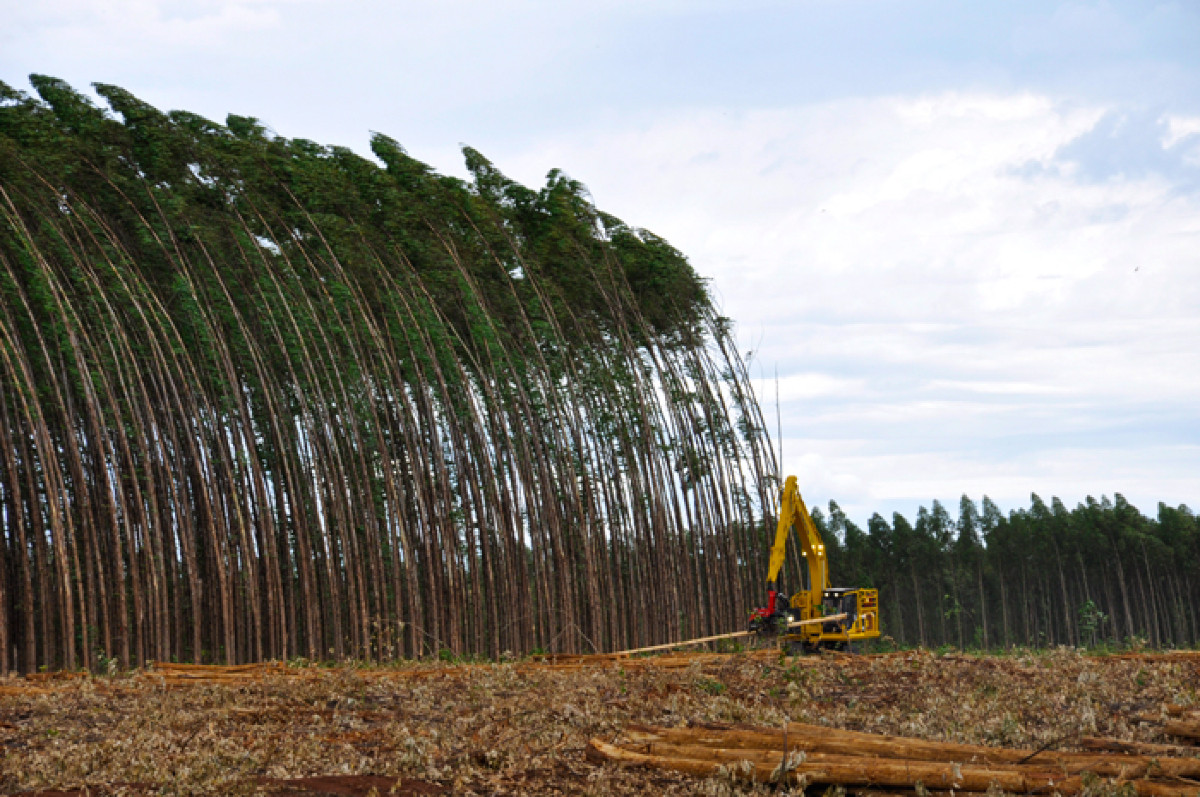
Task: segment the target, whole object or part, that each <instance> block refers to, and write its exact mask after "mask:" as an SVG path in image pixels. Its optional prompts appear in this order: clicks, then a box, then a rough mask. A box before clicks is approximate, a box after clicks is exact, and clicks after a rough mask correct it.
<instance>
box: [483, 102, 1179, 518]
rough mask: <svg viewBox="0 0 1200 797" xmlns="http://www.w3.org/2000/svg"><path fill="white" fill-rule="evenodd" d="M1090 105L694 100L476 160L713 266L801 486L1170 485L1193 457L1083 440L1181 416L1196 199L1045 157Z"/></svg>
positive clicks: (1169, 494)
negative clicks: (579, 190)
mask: <svg viewBox="0 0 1200 797" xmlns="http://www.w3.org/2000/svg"><path fill="white" fill-rule="evenodd" d="M1110 110H1111V109H1110V108H1108V107H1101V106H1081V105H1078V104H1071V103H1063V102H1057V101H1055V100H1053V99H1051V98H1049V97H1046V96H1042V95H1036V94H1030V93H1019V94H1014V95H1002V94H985V93H980V94H973V93H943V94H937V95H931V96H917V97H888V98H876V99H855V100H843V101H838V102H831V103H826V104H823V105H815V106H805V107H799V108H791V109H776V110H760V111H748V112H741V113H737V112H725V111H722V110H719V109H693V110H689V111H674V112H667V113H664V114H661V115H658V116H653V117H645V118H638V119H634V120H630V121H628V122H625V123H614V124H612V125H610V126H609V128H608V129H606V130H604V131H602V132H599V133H593V134H592V135H590V136H585V137H579V136H578V135H576V136H573V137H572V138H571V139H570V140H567V139H562V138H555V139H551V140H542V141H538V142H536V145H535V146H530V147H529V148H527V149H524V150H522V151H519V152H510V153H494V155H495V157H494V159H495V160H496V162H497V164H498V165H499V166H500V168H501V169H505V170H507V171H509V172H511V173H512V174H513V176H515V177H517V178H519V179H521V180H523V181H526V182H535V183H536V182H540V179H541V175H542V174H543V173H544V172H545V171H546V170H547V169H548V168H549V167H550V166H551V165H554V166H560V167H564V168H565V169H566V170H567V171H568V172H569V173H571V174H572V175H573V176H575V177H578V178H580V179H583V180H584V181H585V182H587V183H588V184H589V187H590V188H591V190H592V193H593V195H594V196H595V198H596V201H597V204H598V205H599V206H601V207H603V208H605V209H606V210H608V211H610V212H613V213H615V214H617V215H619V216H623V217H625V218H627V219H630V220H633V221H635V222H636V223H638V224H641V225H644V226H646V227H648V228H650V229H653V230H654V231H655V232H657V233H659V234H662V235H664V236H665V237H667V238H668V239H669V240H670V241H671V242H672V243H674V244H675V245H676V246H678V247H679V248H680V249H682V251H684V252H686V253H688V254H689V255H690V256H691V258H692V261H693V263H694V264H695V265H696V267H697V269H698V270H699V271H700V272H701V273H703V274H706V275H709V276H711V277H712V278H713V287H714V289H715V291H716V293H717V294H718V296H719V297H720V299H721V300H722V302H723V310H724V312H726V313H727V314H728V315H730V316H732V317H733V318H734V319H735V320H737V321H738V322H739V327H740V333H741V338H742V340H743V350H745V349H750V348H754V349H756V355H755V359H756V362H755V363H754V365H753V369H754V374H755V376H756V377H757V380H756V389H757V391H758V394H759V396H760V398H761V400H762V401H763V404H764V407H765V408H771V407H772V406H773V404H774V402H775V385H774V380H773V378H772V371H773V369H774V368H775V366H776V364H778V368H779V374H780V379H779V385H780V393H781V399H782V403H783V414H784V434H785V437H789V438H790V437H795V436H797V435H798V434H803V435H804V436H805V437H806V438H809V439H812V440H823V441H836V442H837V445H836V446H830V445H824V444H823V445H822V447H821V448H820V450H817V451H807V452H803V453H805V456H806V457H807V458H805V457H800V456H799V455H800V454H801V453H802V451H801V449H800V447H797V448H795V449H793V452H794V453H795V455H796V457H797V458H793V457H792V456H790V455H788V453H787V449H788V447H789V444H788V443H787V442H786V441H785V462H786V463H787V465H788V467H789V468H795V469H797V470H802V471H804V473H803V474H801V475H802V476H803V477H804V478H805V479H807V481H808V483H809V484H810V486H809V487H808V488H807V491H809V492H811V491H813V490H815V491H816V494H818V495H819V494H821V493H822V492H823V491H825V490H829V491H830V492H828V493H825V496H826V497H835V498H838V500H839V501H843V500H844V501H845V502H848V503H853V504H856V505H860V506H862V507H866V506H868V505H869V503H870V501H872V500H876V499H879V500H885V499H886V500H889V501H893V500H901V499H903V497H904V496H908V497H909V498H911V499H913V500H915V499H916V498H918V497H919V498H920V499H921V500H924V501H927V500H928V499H930V498H932V497H938V496H941V497H943V499H945V498H947V497H948V498H950V499H956V498H957V495H958V494H959V493H960V492H961V491H964V490H966V488H968V487H969V488H971V490H970V491H972V492H975V493H976V494H982V493H983V492H988V493H989V494H992V495H993V497H996V496H997V495H1001V494H1002V495H1005V496H1006V497H1009V498H1012V499H1013V500H1015V501H1017V502H1023V501H1024V500H1026V499H1027V498H1028V492H1029V491H1030V490H1037V491H1039V492H1041V493H1044V494H1045V495H1051V494H1054V493H1055V492H1056V491H1057V492H1061V493H1064V497H1067V496H1066V494H1071V495H1074V494H1076V493H1079V496H1080V497H1082V496H1083V495H1086V492H1087V491H1088V490H1091V491H1093V492H1097V493H1099V492H1103V491H1106V490H1107V491H1109V492H1111V491H1112V490H1114V489H1116V490H1124V491H1126V492H1127V493H1129V494H1130V498H1131V500H1135V498H1139V499H1140V500H1141V501H1142V503H1146V502H1147V501H1150V502H1151V506H1150V507H1149V508H1152V502H1153V500H1158V499H1159V498H1162V499H1164V500H1168V501H1176V502H1178V501H1184V500H1192V501H1193V503H1195V499H1194V498H1191V499H1188V498H1187V491H1189V490H1190V491H1191V495H1193V496H1194V495H1195V493H1196V492H1198V491H1200V468H1197V463H1196V461H1195V459H1194V458H1193V459H1191V460H1186V461H1187V462H1188V463H1189V467H1190V469H1187V470H1184V471H1175V472H1168V471H1167V470H1166V469H1165V468H1163V467H1162V466H1160V465H1158V464H1157V463H1158V461H1157V460H1156V458H1155V457H1153V456H1144V455H1142V454H1140V453H1139V454H1135V455H1133V456H1125V457H1124V458H1120V457H1119V456H1118V455H1115V454H1113V453H1112V452H1115V451H1117V450H1118V449H1117V448H1116V447H1112V448H1106V446H1108V445H1109V444H1110V441H1109V439H1108V438H1110V437H1111V436H1113V435H1125V436H1126V437H1128V436H1129V435H1131V434H1132V435H1138V436H1140V438H1139V439H1138V442H1137V443H1136V444H1134V443H1131V445H1136V446H1137V450H1138V451H1150V450H1165V449H1162V448H1161V447H1163V446H1168V447H1169V442H1170V438H1172V437H1175V438H1180V439H1179V440H1177V441H1176V442H1187V441H1189V440H1190V441H1195V440H1196V438H1197V434H1198V431H1200V430H1198V429H1197V426H1196V424H1195V421H1190V422H1189V421H1187V420H1186V419H1188V418H1194V417H1195V413H1194V407H1195V406H1196V403H1197V401H1200V346H1197V345H1196V342H1197V341H1200V196H1197V195H1196V194H1195V193H1188V192H1186V191H1179V190H1177V188H1176V186H1175V185H1174V184H1173V183H1172V182H1171V180H1170V177H1171V176H1170V175H1164V174H1156V173H1150V174H1149V175H1147V176H1146V177H1144V178H1141V179H1129V178H1122V179H1116V180H1109V181H1104V182H1097V181H1094V180H1088V179H1085V177H1084V176H1082V175H1081V174H1080V173H1079V172H1078V170H1077V169H1076V168H1075V167H1074V166H1073V164H1071V163H1070V162H1068V161H1066V160H1064V159H1063V158H1061V157H1060V153H1061V152H1062V150H1063V148H1064V147H1065V146H1066V145H1068V144H1070V143H1071V142H1073V141H1075V140H1077V139H1079V138H1080V137H1082V136H1084V135H1085V134H1087V133H1089V132H1090V131H1092V130H1093V129H1095V128H1096V126H1097V124H1098V123H1099V122H1100V120H1101V119H1102V118H1104V116H1105V114H1106V113H1108V112H1109V111H1110ZM1171 130H1174V131H1175V132H1176V133H1179V135H1180V136H1182V135H1184V134H1183V133H1181V132H1180V131H1184V130H1190V128H1189V127H1188V126H1187V124H1185V123H1182V122H1181V123H1178V124H1176V125H1175V127H1174V128H1171V127H1170V126H1169V125H1168V131H1171ZM1188 135H1190V133H1189V134H1188ZM1180 140H1184V139H1182V138H1181V139H1180ZM768 414H769V415H773V413H772V412H770V411H768ZM1181 424H1182V426H1181ZM773 425H774V424H772V426H773ZM984 441H985V442H984ZM1156 447H1157V448H1156ZM904 451H909V452H911V453H910V454H909V456H911V457H913V459H911V460H910V459H906V458H905V454H904ZM1088 451H1094V452H1095V460H1094V461H1092V462H1091V463H1090V464H1089V465H1088V466H1087V467H1084V468H1079V469H1077V470H1074V471H1070V472H1068V470H1067V469H1064V468H1061V467H1056V466H1055V465H1054V463H1055V462H1056V461H1059V459H1060V458H1061V460H1062V461H1064V462H1071V463H1073V464H1074V465H1078V464H1079V462H1080V460H1081V459H1085V458H1086V457H1087V456H1089V455H1087V454H1086V453H1080V452H1088ZM1001 452H1003V453H1001ZM1110 455H1111V456H1116V457H1117V459H1112V458H1111V456H1110ZM1118 460H1119V461H1118ZM1172 461H1174V462H1178V461H1179V460H1178V458H1175V459H1174V460H1172ZM1131 463H1136V467H1134V465H1133V464H1131ZM822 474H824V475H822ZM968 476H969V477H970V478H968ZM1118 477H1119V478H1118ZM989 478H991V479H993V481H992V482H991V483H990V484H989V483H988V479H989ZM1088 480H1090V481H1091V482H1092V485H1093V486H1091V487H1087V486H1086V485H1085V482H1086V481H1088ZM939 484H941V485H942V486H941V487H939V486H938V485H939ZM1156 484H1157V485H1160V486H1161V489H1158V490H1156V489H1155V485H1156ZM1135 490H1144V491H1145V493H1144V494H1140V495H1135V494H1134V493H1135ZM1081 491H1082V492H1081ZM1022 496H1023V497H1022Z"/></svg>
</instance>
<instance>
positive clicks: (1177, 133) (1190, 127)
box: [1162, 115, 1200, 149]
mask: <svg viewBox="0 0 1200 797" xmlns="http://www.w3.org/2000/svg"><path fill="white" fill-rule="evenodd" d="M1164 121H1165V122H1166V123H1167V133H1166V135H1165V136H1163V142H1162V145H1163V148H1164V149H1171V148H1172V147H1174V146H1176V145H1178V144H1179V142H1181V141H1183V140H1184V139H1186V138H1190V137H1192V136H1196V135H1200V116H1173V115H1168V116H1166V117H1164Z"/></svg>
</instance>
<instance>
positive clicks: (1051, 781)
mask: <svg viewBox="0 0 1200 797" xmlns="http://www.w3.org/2000/svg"><path fill="white" fill-rule="evenodd" d="M1092 741H1093V743H1094V744H1096V745H1099V746H1102V745H1103V744H1104V743H1105V742H1107V741H1108V740H1100V739H1097V740H1092ZM1159 747H1160V749H1159V750H1158V752H1156V753H1155V754H1152V755H1147V754H1136V753H1128V752H1113V751H1108V750H1105V751H1102V752H1082V753H1079V752H1061V751H1056V750H1049V749H1048V750H1017V749H1009V748H1000V747H986V746H981V745H970V744H955V743H950V742H934V741H926V740H922V739H910V738H906V737H901V736H884V735H878V734H871V733H862V732H858V731H848V730H840V729H837V728H828V727H824V726H819V725H805V724H801V723H789V724H788V725H787V727H786V728H784V729H771V728H747V727H734V726H725V725H703V726H695V727H690V728H659V727H649V726H631V727H630V728H628V729H627V730H626V731H625V733H624V734H623V736H622V737H620V738H619V739H618V740H616V741H615V743H609V742H606V741H604V740H603V739H592V740H591V741H590V742H589V744H588V756H589V758H591V759H593V760H601V761H613V762H618V763H622V764H630V765H642V766H650V767H657V768H661V769H668V770H674V771H676V772H683V773H688V774H692V775H701V776H712V775H720V774H725V775H728V776H731V777H737V778H746V779H749V780H755V781H759V782H765V783H780V784H783V783H787V784H800V785H807V784H817V785H838V786H842V787H844V788H846V789H848V790H850V791H862V790H879V789H886V790H909V789H916V790H918V791H920V790H921V789H922V788H923V789H927V790H931V791H954V792H985V791H987V790H988V789H990V788H999V789H1002V790H1003V791H1005V792H1014V793H1028V794H1052V793H1056V792H1057V793H1059V794H1063V795H1073V794H1080V793H1082V792H1083V791H1084V790H1085V789H1086V788H1088V786H1089V785H1090V784H1091V783H1092V782H1093V781H1092V778H1093V777H1095V778H1103V779H1111V780H1113V781H1115V782H1116V783H1118V784H1128V785H1130V786H1132V788H1133V789H1134V790H1135V791H1136V793H1137V794H1139V795H1145V796H1146V797H1184V796H1185V795H1186V796H1187V797H1196V796H1197V795H1200V758H1197V757H1194V756H1190V755H1188V754H1187V753H1189V752H1190V750H1189V749H1188V748H1177V747H1168V746H1165V745H1163V746H1159ZM1168 749H1170V750H1172V751H1174V752H1173V754H1168V753H1167V752H1166V751H1167V750H1168ZM1196 752H1197V753H1200V750H1197V751H1196Z"/></svg>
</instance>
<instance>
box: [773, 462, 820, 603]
mask: <svg viewBox="0 0 1200 797" xmlns="http://www.w3.org/2000/svg"><path fill="white" fill-rule="evenodd" d="M793 527H795V529H796V533H797V534H798V535H799V537H800V551H801V555H803V556H804V560H805V564H806V565H807V567H808V588H809V589H810V590H815V591H817V592H818V593H822V592H824V591H825V589H826V588H828V587H829V563H828V560H827V559H826V558H825V543H824V542H823V541H822V540H821V533H820V532H819V531H817V525H816V524H815V523H813V519H812V516H811V515H809V514H808V507H807V506H805V505H804V499H803V498H801V497H800V489H799V488H798V487H796V477H795V476H788V477H787V481H786V482H785V483H784V485H783V492H782V494H781V495H780V497H779V524H778V525H777V526H776V527H775V544H774V545H773V546H771V563H770V564H769V565H768V566H767V584H768V586H769V587H770V588H772V589H774V587H775V583H776V582H777V581H778V580H779V571H780V570H781V569H783V562H784V559H785V558H786V556H787V539H788V533H789V532H790V531H791V529H792V528H793Z"/></svg>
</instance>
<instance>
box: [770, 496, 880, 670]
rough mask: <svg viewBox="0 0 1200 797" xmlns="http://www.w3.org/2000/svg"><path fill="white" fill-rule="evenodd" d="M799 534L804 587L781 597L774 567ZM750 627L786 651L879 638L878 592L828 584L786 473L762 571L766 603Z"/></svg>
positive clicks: (818, 544) (816, 540)
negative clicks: (766, 566)
mask: <svg viewBox="0 0 1200 797" xmlns="http://www.w3.org/2000/svg"><path fill="white" fill-rule="evenodd" d="M793 528H794V529H795V530H796V534H797V535H798V536H799V537H800V555H801V557H802V558H803V560H804V564H805V567H804V568H802V571H805V572H803V576H806V577H807V582H808V583H807V584H806V585H805V587H804V589H801V590H800V591H799V592H796V593H795V594H794V595H792V597H791V600H790V601H788V602H787V605H786V606H784V605H783V604H784V602H785V599H786V596H783V595H782V594H781V593H780V592H779V591H778V581H779V571H780V570H781V569H782V568H783V562H784V557H785V554H786V553H787V541H788V536H789V534H790V532H791V530H792V529H793ZM839 614H844V615H845V617H844V618H843V619H840V620H830V621H828V622H824V623H809V624H805V625H797V623H802V622H804V621H806V620H815V619H818V618H821V617H829V616H831V615H839ZM750 630H751V631H754V632H755V633H758V634H760V635H763V636H778V637H779V641H780V645H781V646H783V647H785V648H786V649H787V650H788V652H789V653H800V652H804V653H810V652H816V651H819V650H822V649H825V650H853V643H855V642H858V641H860V640H865V639H874V638H876V637H878V636H879V592H878V591H877V590H874V589H866V588H861V587H831V586H829V562H828V560H827V559H826V557H825V543H824V542H823V541H822V540H821V534H820V532H818V531H817V527H816V525H815V524H814V523H813V520H812V517H810V516H809V514H808V507H806V506H805V505H804V499H803V498H801V497H800V491H799V489H797V487H796V477H795V476H788V478H787V482H786V483H785V484H784V486H783V492H782V494H781V496H780V500H779V525H778V526H777V527H776V529H775V544H774V545H773V546H772V547H771V563H770V567H769V569H768V571H767V606H766V608H764V609H755V610H754V612H753V613H752V614H751V615H750Z"/></svg>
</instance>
